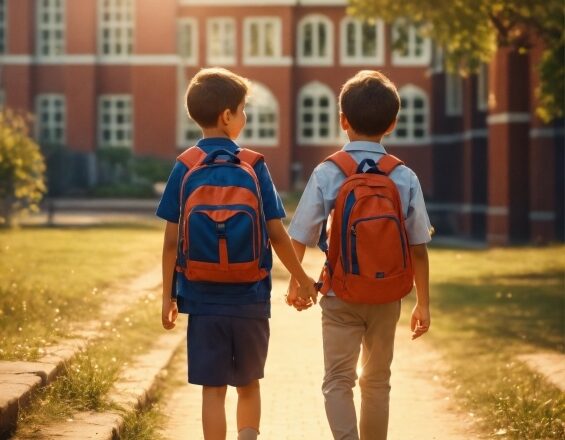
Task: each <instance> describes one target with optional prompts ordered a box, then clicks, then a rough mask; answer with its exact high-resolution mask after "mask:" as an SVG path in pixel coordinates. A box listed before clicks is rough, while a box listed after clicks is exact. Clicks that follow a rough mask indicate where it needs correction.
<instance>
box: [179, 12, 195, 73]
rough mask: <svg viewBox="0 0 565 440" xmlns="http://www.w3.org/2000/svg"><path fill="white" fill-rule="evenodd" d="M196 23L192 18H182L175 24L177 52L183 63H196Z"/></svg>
mask: <svg viewBox="0 0 565 440" xmlns="http://www.w3.org/2000/svg"><path fill="white" fill-rule="evenodd" d="M197 38H198V24H197V22H196V20H194V19H192V18H182V19H180V20H179V21H178V25H177V53H178V55H179V56H180V57H181V60H182V61H183V62H184V63H188V64H196V63H197V59H198V56H197V48H198V40H197Z"/></svg>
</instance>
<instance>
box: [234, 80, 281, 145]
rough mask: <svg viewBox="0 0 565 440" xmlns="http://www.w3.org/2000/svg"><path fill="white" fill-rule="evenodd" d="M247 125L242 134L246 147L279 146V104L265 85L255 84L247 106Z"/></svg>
mask: <svg viewBox="0 0 565 440" xmlns="http://www.w3.org/2000/svg"><path fill="white" fill-rule="evenodd" d="M245 113H246V115H247V123H246V125H245V128H244V129H243V133H242V134H241V140H242V142H244V144H245V145H257V146H261V147H269V146H276V145H277V144H278V123H279V104H278V102H277V99H276V98H275V96H274V95H273V93H272V92H271V91H270V90H269V89H268V88H267V87H266V86H264V85H262V84H259V83H256V82H254V83H253V84H252V86H251V94H250V95H249V99H248V101H247V104H246V106H245Z"/></svg>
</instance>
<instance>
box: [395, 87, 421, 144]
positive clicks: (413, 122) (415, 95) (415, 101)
mask: <svg viewBox="0 0 565 440" xmlns="http://www.w3.org/2000/svg"><path fill="white" fill-rule="evenodd" d="M398 93H399V94H400V111H399V113H398V118H397V122H396V128H395V129H394V131H393V132H392V133H391V135H390V136H389V140H390V141H392V142H391V143H396V142H398V143H403V142H405V141H408V142H418V141H421V142H427V141H428V139H427V137H428V98H427V96H426V94H425V92H424V91H423V90H421V89H419V88H418V87H415V86H413V85H407V86H404V87H402V88H401V89H400V90H399V91H398Z"/></svg>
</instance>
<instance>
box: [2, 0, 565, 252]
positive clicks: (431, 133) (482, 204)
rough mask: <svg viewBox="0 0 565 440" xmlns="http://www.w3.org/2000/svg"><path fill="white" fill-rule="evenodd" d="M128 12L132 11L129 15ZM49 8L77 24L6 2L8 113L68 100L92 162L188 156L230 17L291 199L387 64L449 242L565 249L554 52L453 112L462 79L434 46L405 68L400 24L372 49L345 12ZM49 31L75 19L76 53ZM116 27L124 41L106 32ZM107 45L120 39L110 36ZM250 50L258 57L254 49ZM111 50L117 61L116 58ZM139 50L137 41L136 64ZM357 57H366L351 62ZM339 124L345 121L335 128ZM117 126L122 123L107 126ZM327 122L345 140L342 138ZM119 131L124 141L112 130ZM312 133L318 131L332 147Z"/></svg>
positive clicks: (274, 167)
mask: <svg viewBox="0 0 565 440" xmlns="http://www.w3.org/2000/svg"><path fill="white" fill-rule="evenodd" d="M128 1H131V8H130V9H120V8H122V7H123V8H126V6H123V5H125V4H127V3H128ZM48 3H52V8H51V9H50V11H51V12H52V13H53V14H55V15H56V14H59V13H60V12H62V13H63V15H62V18H53V17H55V15H52V16H51V17H52V18H50V19H47V18H46V19H44V18H42V14H43V12H45V11H38V10H37V8H38V7H39V6H38V4H39V2H37V1H35V0H3V8H4V11H0V12H3V13H4V14H5V17H6V18H5V26H4V27H3V28H0V30H2V32H4V36H3V39H4V42H5V50H4V53H0V94H3V101H4V105H7V106H9V107H12V108H17V109H24V110H27V111H29V112H32V113H35V112H36V111H37V109H38V99H39V97H42V96H46V97H47V98H46V100H47V102H55V101H57V100H62V102H64V104H63V106H64V121H63V122H61V121H59V120H58V122H53V124H54V126H57V127H59V126H61V127H63V128H62V129H61V130H63V131H64V133H63V134H61V133H59V134H60V135H61V136H62V137H61V139H64V143H65V145H66V146H67V147H68V148H70V149H72V150H75V151H81V152H85V153H91V152H93V151H95V150H96V148H97V147H99V146H100V145H101V143H104V142H106V143H108V142H110V141H108V140H107V139H118V141H117V142H122V141H123V142H125V144H127V145H128V146H129V147H130V148H132V150H133V151H134V153H135V154H137V155H141V156H156V157H162V158H171V159H172V158H174V157H175V155H176V154H178V152H179V146H181V145H183V144H182V139H180V140H179V133H182V130H183V128H182V127H181V125H182V124H181V121H182V117H183V115H182V108H181V107H180V105H179V102H181V101H182V94H183V92H184V88H185V87H186V83H187V81H188V79H189V78H190V77H191V76H192V75H193V74H194V73H195V72H196V71H198V69H200V68H201V67H205V66H209V65H215V64H216V63H213V62H210V60H211V55H210V53H212V52H211V51H213V50H216V49H213V48H211V45H212V44H214V43H212V36H211V35H212V34H211V33H210V32H211V29H213V26H216V25H214V24H212V23H211V19H214V18H218V17H222V18H225V19H226V21H228V22H229V23H228V24H219V25H217V26H218V27H217V29H216V28H214V29H216V30H215V31H214V30H212V32H216V31H217V32H219V34H222V33H226V32H227V33H228V34H229V35H231V36H232V37H230V38H231V40H233V41H231V42H230V41H229V40H230V38H226V39H223V40H221V42H220V43H218V44H219V46H218V47H220V50H225V54H227V56H228V58H229V57H231V58H232V60H231V61H229V60H228V61H227V62H226V63H223V65H225V66H226V67H228V68H230V69H232V70H234V71H235V72H237V73H239V74H241V75H244V76H246V77H248V78H249V79H250V80H252V81H253V82H254V83H256V84H258V85H259V86H261V88H262V89H263V90H267V91H268V93H270V96H272V97H273V100H274V101H276V104H274V105H273V107H272V108H276V109H277V110H276V114H275V118H276V119H275V124H276V136H275V137H274V138H273V139H271V143H270V144H269V145H268V146H265V147H262V146H261V142H260V141H259V142H257V140H255V142H252V143H251V148H254V149H257V150H259V151H260V152H262V153H263V154H265V156H266V158H267V161H268V163H269V165H270V169H271V172H272V174H273V177H274V180H275V181H276V184H277V186H278V187H279V188H280V189H281V190H288V189H290V188H291V187H293V186H296V185H299V184H300V182H303V181H304V180H305V179H307V177H308V175H309V173H310V172H311V170H312V169H313V167H314V166H315V165H316V164H317V163H318V162H319V161H320V160H321V159H322V158H323V157H325V156H326V155H328V154H330V153H331V152H333V151H335V149H336V148H338V147H339V146H340V145H341V144H342V143H343V142H344V139H343V137H340V134H339V127H338V124H337V101H336V96H337V94H338V93H339V88H340V86H341V84H342V83H343V82H344V81H345V80H346V79H347V78H349V77H350V76H352V75H353V74H354V73H355V72H357V71H358V70H360V69H364V68H374V69H378V70H381V71H382V72H384V73H385V74H386V75H388V76H389V77H390V78H391V79H392V80H393V81H394V82H395V83H396V84H397V87H398V88H399V90H400V91H401V92H402V91H403V90H404V91H406V93H407V95H406V101H405V102H406V103H407V105H408V107H410V106H412V108H411V109H408V110H409V111H408V110H407V113H406V116H405V121H408V122H406V127H407V128H406V130H407V132H408V135H407V137H404V138H403V137H402V136H400V137H396V138H393V139H385V141H384V142H383V143H384V144H385V145H386V146H387V148H388V150H389V151H390V152H392V153H393V154H396V155H398V156H399V157H401V158H402V159H403V160H404V161H405V162H406V163H407V164H408V165H409V166H410V167H411V168H413V169H414V170H415V171H416V172H417V174H418V175H419V178H420V181H421V183H422V187H423V189H424V193H425V195H426V198H427V201H428V203H429V209H430V213H431V217H432V220H433V223H434V224H435V226H436V230H437V231H438V232H439V233H440V234H458V235H461V236H465V237H470V238H471V237H472V238H477V239H485V240H487V241H488V242H489V243H492V244H508V243H513V242H523V241H535V242H548V241H553V240H556V239H557V240H563V221H564V220H563V198H564V195H563V174H564V170H563V168H564V163H563V128H559V129H557V128H554V127H553V126H551V127H548V126H544V125H543V124H541V122H540V121H539V120H538V119H537V118H536V117H535V116H534V112H533V109H534V108H535V105H536V102H535V95H534V91H533V90H534V87H535V85H536V84H537V81H538V78H537V73H536V70H535V66H536V62H537V60H539V56H540V53H539V52H540V51H539V50H533V51H532V53H530V54H529V55H518V54H516V53H510V52H508V51H507V50H499V51H498V53H497V55H496V57H495V59H494V60H493V62H492V63H491V65H490V67H489V74H488V107H487V105H486V101H485V102H483V103H481V102H479V100H480V98H479V94H480V93H481V90H483V89H482V88H481V87H483V86H484V83H482V82H481V81H484V80H485V77H482V78H479V77H477V76H473V77H470V78H468V79H465V80H463V81H462V84H461V97H462V99H461V100H459V101H454V100H452V101H450V99H451V98H452V97H451V96H449V93H448V94H447V95H446V93H447V92H446V86H447V84H446V83H447V79H446V74H445V73H444V72H443V70H442V69H441V65H440V64H439V63H438V62H437V61H434V59H433V58H434V56H432V55H433V54H432V51H431V50H430V52H429V53H428V52H426V50H427V49H426V47H427V46H426V45H425V44H424V43H422V45H421V46H418V44H420V43H418V44H416V43H415V46H414V47H417V49H416V50H417V51H419V52H415V53H416V54H417V56H420V55H421V54H422V53H424V54H426V55H425V56H424V58H423V59H425V62H421V61H420V62H416V63H410V62H408V63H406V62H398V61H395V54H394V53H393V50H392V29H391V27H390V26H388V25H387V26H385V25H384V24H382V23H378V24H377V25H376V31H375V30H374V29H372V28H371V29H369V30H370V31H371V32H373V31H374V32H375V37H374V38H373V37H362V38H363V44H365V38H368V40H367V41H369V43H371V44H373V43H374V44H375V45H376V46H375V47H373V46H371V45H368V46H367V48H365V46H363V48H362V49H361V48H360V45H361V42H360V41H359V40H358V39H357V40H356V39H355V38H358V37H355V35H361V33H358V34H355V33H354V32H360V31H356V30H355V29H356V28H355V26H354V25H348V22H347V21H344V19H345V17H346V14H345V2H344V1H341V0H327V1H323V0H304V1H301V2H298V1H294V0H264V1H253V0H242V1H235V0H210V1H207V2H204V1H201V2H196V1H194V0H159V1H158V2H157V1H153V0H120V1H117V0H81V1H80V2H78V1H71V0H66V1H65V0H58V1H56V0H50V2H48ZM204 4H205V5H206V6H203V5H204ZM0 5H2V1H0ZM61 5H62V6H61ZM108 5H110V6H108ZM104 8H107V9H104ZM40 12H41V14H40ZM127 14H131V18H130V19H129V21H128V23H129V24H128V25H129V26H131V29H132V31H131V38H130V39H128V38H127V37H126V36H125V35H126V34H127V32H128V31H127V29H126V28H124V29H123V30H118V31H116V30H115V29H114V28H112V27H111V26H112V25H113V24H112V20H118V21H119V20H122V19H123V18H124V15H127ZM0 16H1V14H0ZM108 17H110V18H108ZM253 17H255V18H256V19H257V22H258V23H259V24H257V25H256V26H255V25H253V24H252V25H249V23H248V20H249V19H250V18H253ZM265 18H266V21H265V23H263V22H262V21H261V20H263V19H265ZM185 19H188V21H189V28H190V29H191V31H190V32H194V34H192V33H190V32H189V33H188V34H187V38H188V40H187V41H190V42H193V45H192V46H190V47H191V49H190V50H189V52H190V53H189V54H188V55H186V54H185V55H182V56H181V54H180V53H179V50H180V49H179V43H178V41H179V34H178V28H179V25H180V24H181V23H183V20H185ZM42 20H47V21H49V20H51V21H49V23H57V20H60V21H61V23H60V24H59V26H60V29H62V30H63V31H62V32H63V37H62V38H61V39H60V41H61V43H60V45H59V46H60V47H59V46H57V44H58V43H57V42H55V46H56V49H54V50H55V52H57V51H58V52H57V53H51V54H48V55H45V54H41V53H40V49H39V47H38V46H39V45H40V44H41V43H42V41H41V35H43V34H42V33H41V32H42V31H41V30H40V27H41V26H42V24H41V21H42ZM103 22H104V23H106V24H107V25H108V29H110V30H108V31H106V30H103V29H101V26H102V23H103ZM232 23H233V24H232ZM308 23H310V24H308ZM320 23H321V24H320ZM16 24H17V25H16ZM253 26H255V27H253ZM308 26H310V27H308ZM348 26H350V27H348ZM322 27H323V29H322ZM44 28H45V27H44ZM44 28H41V29H44ZM218 29H219V30H218ZM273 29H275V30H274V31H273ZM363 29H364V30H363V32H365V31H366V29H365V28H363ZM253 32H263V34H260V35H262V36H260V37H257V36H255V39H253V37H249V35H253V34H252V33H253ZM308 32H309V33H308ZM346 32H348V33H347V34H346ZM106 33H112V35H113V37H112V38H114V39H112V38H109V39H107V40H106V39H105V37H104V35H106ZM250 33H251V34H250ZM38 35H39V36H38ZM305 35H307V37H306V36H305ZM346 35H347V36H348V37H349V36H351V37H350V40H348V39H346ZM363 35H364V34H363ZM370 35H373V34H370ZM50 38H51V39H53V36H52V34H51V37H50ZM214 38H215V37H214ZM266 39H269V41H268V42H265V41H266ZM305 39H308V42H307V43H305V42H304V40H305ZM351 39H353V40H351ZM57 41H59V40H57ZM250 41H252V42H253V44H255V46H254V48H251V49H250V47H249V45H250V44H251V43H250ZM351 41H353V46H352V45H351ZM106 42H107V43H108V45H112V48H113V49H111V50H115V51H117V53H106V52H105V51H106V50H107V49H106V48H105V46H104V45H105V44H106ZM375 42H376V43H375ZM127 44H131V47H132V49H131V51H130V52H127V51H126V49H125V46H127ZM190 44H192V43H190ZM226 45H227V46H229V45H233V49H229V50H228V49H226V47H227V46H226ZM379 45H381V46H379ZM111 50H110V52H111ZM316 50H319V54H320V57H319V59H316V57H314V59H313V61H312V60H311V59H307V56H306V55H302V51H304V54H307V53H309V52H308V51H313V52H316ZM124 51H126V52H127V53H124ZM253 51H259V52H261V51H262V53H263V56H264V57H266V58H265V59H264V60H263V61H261V58H258V59H252V56H254V54H253ZM363 51H366V52H363ZM371 51H373V52H371ZM366 53H371V54H373V53H376V54H377V55H376V57H378V58H379V62H372V61H370V62H367V63H363V59H365V60H366V59H367V58H363V56H365V57H366ZM225 54H224V55H225ZM250 54H251V55H250ZM351 54H354V56H353V55H351ZM418 54H419V55H418ZM436 55H437V53H436ZM214 56H216V55H214ZM352 56H353V58H355V57H360V58H358V59H357V61H355V59H353V61H351V59H348V58H347V57H352ZM322 58H324V59H322ZM375 59H376V58H375ZM348 60H349V61H348ZM306 86H308V88H305V87H306ZM325 90H327V91H329V92H331V95H333V99H334V101H333V102H327V100H326V98H325V97H324V96H327V95H324V93H325V92H324V91H325ZM484 90H486V89H484ZM484 90H483V92H484ZM310 91H311V93H312V95H311V97H310V95H309V94H308V93H310ZM302 92H304V93H302ZM450 93H451V92H450ZM317 94H318V95H317ZM0 96H2V95H0ZM50 96H54V97H55V98H49V97H50ZM101 97H102V98H103V97H117V101H111V102H103V99H102V98H101ZM50 99H54V100H55V101H49V100H50ZM120 100H121V101H120ZM118 101H119V102H118ZM41 102H42V101H41ZM57 102H58V101H57ZM312 102H313V103H314V104H312ZM129 103H131V104H129ZM45 105H46V106H47V105H51V104H45ZM130 105H131V107H129V106H130ZM311 105H312V106H313V107H310V106H311ZM103 108H104V109H107V110H102V109H103ZM123 108H128V110H127V113H124V114H123V115H122V114H120V115H118V116H116V114H117V113H116V112H119V111H122V110H120V109H123ZM300 109H302V110H300ZM103 111H107V112H108V113H107V114H104V115H103V114H102V112H103ZM273 111H275V110H273ZM301 111H303V113H304V114H302V113H300V112H301ZM112 112H114V113H112ZM326 113H327V114H329V115H330V116H331V117H330V119H332V118H333V120H332V121H327V116H326ZM124 115H125V116H124ZM129 118H131V121H130V120H129ZM300 118H302V119H301V120H299V119H300ZM316 118H317V119H316ZM103 120H104V121H106V120H107V121H110V122H108V124H109V125H108V126H107V127H106V128H104V127H105V126H104V123H103V122H102V121H103ZM265 120H267V119H265ZM124 121H125V122H124ZM302 121H304V122H302ZM262 123H264V121H263V122H259V123H258V125H257V127H258V128H257V129H258V130H259V129H261V128H262V127H263V126H261V125H260V124H262ZM57 124H59V125H57ZM61 124H62V125H61ZM120 124H123V127H122V126H120ZM301 124H303V125H301ZM308 124H310V125H311V126H312V127H314V128H311V129H310V128H308V127H310V125H308ZM324 124H325V125H324ZM326 126H327V127H329V128H327V130H330V131H331V133H330V134H329V135H327V136H326V134H327V131H326V128H324V127H326ZM417 126H421V127H424V128H422V130H423V131H418V128H417ZM124 127H125V128H124ZM301 127H302V128H301ZM122 128H123V130H122ZM106 129H107V130H109V131H112V133H111V134H105V133H106V131H105V130H106ZM309 130H310V131H309ZM311 130H314V131H316V130H318V131H316V133H319V134H320V136H319V138H316V135H314V136H312V134H311V133H312V131H311ZM410 133H412V134H410ZM412 135H413V137H411V136H412ZM309 136H311V137H309ZM106 137H107V139H106ZM104 139H106V140H104ZM308 139H312V141H309V140H308ZM241 142H242V144H246V143H247V142H246V141H245V139H243V140H242V141H241ZM179 143H180V144H181V145H179ZM266 145H267V143H266Z"/></svg>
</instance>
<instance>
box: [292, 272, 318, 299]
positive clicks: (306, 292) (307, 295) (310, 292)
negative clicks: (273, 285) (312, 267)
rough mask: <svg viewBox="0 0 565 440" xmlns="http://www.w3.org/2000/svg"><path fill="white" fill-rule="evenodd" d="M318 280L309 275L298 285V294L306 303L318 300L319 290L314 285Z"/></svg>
mask: <svg viewBox="0 0 565 440" xmlns="http://www.w3.org/2000/svg"><path fill="white" fill-rule="evenodd" d="M315 285H316V281H314V280H313V279H312V278H310V277H308V278H307V279H306V280H304V281H303V282H302V283H301V284H300V286H298V290H297V294H298V297H299V298H302V299H303V300H304V301H305V302H306V303H309V302H310V301H312V302H313V303H314V304H316V302H317V301H318V291H317V290H316V288H315V287H314V286H315Z"/></svg>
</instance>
